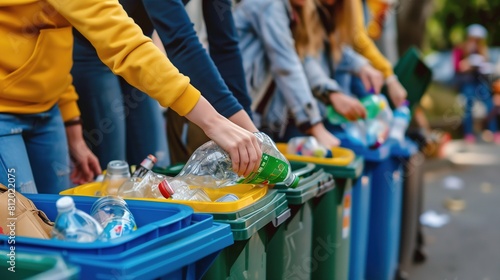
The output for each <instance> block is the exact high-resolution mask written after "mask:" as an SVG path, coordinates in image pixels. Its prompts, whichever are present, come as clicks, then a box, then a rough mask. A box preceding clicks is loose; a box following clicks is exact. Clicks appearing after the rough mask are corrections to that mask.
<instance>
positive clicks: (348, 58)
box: [292, 0, 383, 120]
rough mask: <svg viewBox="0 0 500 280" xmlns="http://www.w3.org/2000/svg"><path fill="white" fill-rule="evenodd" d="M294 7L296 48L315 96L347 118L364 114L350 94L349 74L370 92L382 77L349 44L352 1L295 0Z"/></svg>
mask: <svg viewBox="0 0 500 280" xmlns="http://www.w3.org/2000/svg"><path fill="white" fill-rule="evenodd" d="M293 7H294V9H295V10H296V12H297V14H298V20H297V21H296V22H297V23H296V24H294V25H292V30H293V33H294V37H295V40H296V46H297V51H298V53H299V55H300V56H301V57H302V60H303V63H304V68H305V71H306V73H307V76H308V79H309V84H310V86H311V87H312V89H313V91H314V93H315V95H316V97H318V98H319V99H320V100H322V101H323V103H324V104H327V105H328V104H331V105H332V106H333V108H334V109H335V111H337V112H338V113H339V114H341V115H343V116H344V117H346V118H347V119H348V120H357V119H359V118H365V116H366V112H365V109H364V107H363V105H362V104H361V103H360V102H359V100H358V99H356V98H355V97H352V96H351V91H350V86H351V79H352V76H353V75H356V76H359V77H360V80H361V81H362V82H363V85H364V88H365V90H366V91H372V92H378V91H380V88H381V87H382V84H383V79H382V75H381V74H380V72H378V71H377V70H375V69H374V68H373V67H372V66H371V65H370V64H369V63H368V61H367V60H366V59H364V58H363V57H362V56H361V55H359V54H357V53H356V52H354V51H353V49H352V48H351V47H350V45H351V44H352V42H353V37H354V34H353V29H352V27H353V26H354V17H352V11H353V5H352V3H351V1H332V0H329V1H323V2H317V1H314V0H305V1H296V5H293Z"/></svg>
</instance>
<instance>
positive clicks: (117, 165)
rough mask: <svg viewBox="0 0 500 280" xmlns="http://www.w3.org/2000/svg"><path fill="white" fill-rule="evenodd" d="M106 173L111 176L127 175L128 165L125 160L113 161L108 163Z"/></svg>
mask: <svg viewBox="0 0 500 280" xmlns="http://www.w3.org/2000/svg"><path fill="white" fill-rule="evenodd" d="M106 173H107V174H109V175H126V174H129V173H130V172H129V168H128V163H127V162H126V161H123V160H113V161H110V162H109V163H108V167H107V168H106Z"/></svg>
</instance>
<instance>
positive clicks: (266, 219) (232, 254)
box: [203, 190, 290, 280]
mask: <svg viewBox="0 0 500 280" xmlns="http://www.w3.org/2000/svg"><path fill="white" fill-rule="evenodd" d="M212 214H213V216H214V220H215V221H217V222H221V223H227V224H229V225H230V226H231V230H232V232H233V237H234V240H235V241H234V244H233V245H232V246H230V247H227V248H226V249H224V250H222V252H221V253H220V255H219V256H218V257H217V259H216V260H215V261H214V263H213V264H212V266H211V267H210V269H209V270H208V271H207V273H206V274H205V275H204V276H203V279H212V280H219V279H256V280H257V279H259V280H260V279H265V278H266V269H267V260H266V254H267V246H268V243H269V240H270V239H271V238H272V236H271V235H272V234H274V233H276V232H277V230H271V229H275V228H279V227H281V226H282V224H283V222H284V221H285V220H286V219H288V218H289V217H290V209H289V208H288V202H287V200H286V195H285V194H283V193H279V192H278V191H276V190H269V191H268V193H267V194H266V195H265V196H264V197H262V198H261V199H260V200H258V201H256V202H255V203H253V204H252V205H250V206H248V207H245V208H243V209H241V210H238V211H236V212H231V213H212ZM271 269H272V268H271Z"/></svg>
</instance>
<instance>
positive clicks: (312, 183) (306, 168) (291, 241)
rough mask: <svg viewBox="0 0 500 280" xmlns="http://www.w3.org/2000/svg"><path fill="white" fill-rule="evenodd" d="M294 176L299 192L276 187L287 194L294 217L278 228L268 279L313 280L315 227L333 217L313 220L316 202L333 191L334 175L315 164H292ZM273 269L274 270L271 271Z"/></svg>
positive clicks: (273, 238) (270, 247) (269, 262)
mask: <svg viewBox="0 0 500 280" xmlns="http://www.w3.org/2000/svg"><path fill="white" fill-rule="evenodd" d="M291 165H292V170H293V172H294V173H295V174H296V175H297V176H299V177H300V178H301V180H300V183H299V185H298V186H297V188H294V189H291V188H286V187H284V186H283V185H277V186H275V189H278V191H279V192H282V193H284V194H286V197H287V200H288V206H289V207H290V210H291V217H290V219H288V220H287V221H286V222H285V223H284V225H283V226H281V227H279V228H277V233H276V234H274V235H273V237H272V239H271V240H270V242H269V244H268V253H267V256H268V258H267V267H268V269H267V279H294V278H296V277H297V276H299V279H310V275H311V262H312V260H313V257H314V256H313V250H312V240H313V223H327V222H328V221H329V219H330V217H331V216H329V215H321V216H318V217H315V216H313V209H314V205H315V200H317V199H320V198H321V197H322V196H323V195H324V194H326V193H327V192H329V191H331V190H332V189H333V188H334V186H335V183H334V181H333V177H332V175H330V174H328V173H325V172H324V171H323V170H321V169H320V170H316V166H315V165H314V164H311V163H309V164H306V163H299V162H292V163H291ZM269 268H271V269H269Z"/></svg>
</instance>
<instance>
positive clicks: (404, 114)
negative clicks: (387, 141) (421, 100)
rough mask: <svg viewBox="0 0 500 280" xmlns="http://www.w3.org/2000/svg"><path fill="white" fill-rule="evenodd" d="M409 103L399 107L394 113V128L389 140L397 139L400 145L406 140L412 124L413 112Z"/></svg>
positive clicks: (406, 102)
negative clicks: (407, 131)
mask: <svg viewBox="0 0 500 280" xmlns="http://www.w3.org/2000/svg"><path fill="white" fill-rule="evenodd" d="M408 104H409V102H408V101H405V102H404V103H403V105H401V106H399V107H398V108H397V109H396V110H395V111H394V118H393V120H392V127H391V130H390V131H389V138H391V139H395V140H396V141H398V142H399V143H403V141H404V139H405V134H406V130H407V129H408V126H409V124H410V120H411V112H410V109H409V108H408Z"/></svg>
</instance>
